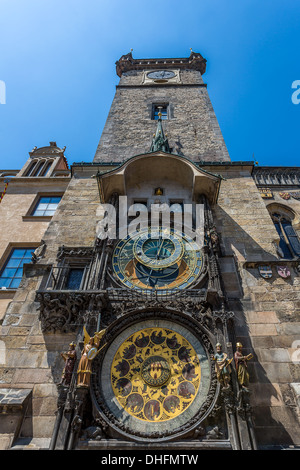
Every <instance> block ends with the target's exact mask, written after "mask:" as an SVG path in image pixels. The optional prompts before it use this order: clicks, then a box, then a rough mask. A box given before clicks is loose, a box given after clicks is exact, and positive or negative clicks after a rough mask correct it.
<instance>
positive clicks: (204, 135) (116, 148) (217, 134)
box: [94, 70, 230, 162]
mask: <svg viewBox="0 0 300 470" xmlns="http://www.w3.org/2000/svg"><path fill="white" fill-rule="evenodd" d="M142 77H143V72H128V73H127V74H123V75H122V77H121V80H120V85H119V86H118V87H117V90H116V94H115V97H114V100H113V103H112V106H111V109H110V112H109V115H108V118H107V121H106V124H105V126H104V129H103V133H102V136H101V139H100V142H99V145H98V148H97V151H96V154H95V158H94V162H108V161H117V162H122V161H124V160H126V159H128V158H130V157H132V156H134V155H139V154H142V153H145V152H149V151H150V146H151V141H152V136H153V134H154V133H155V130H156V126H157V123H156V121H155V120H152V119H151V114H152V105H153V104H156V105H158V104H166V103H168V104H169V108H170V109H169V119H168V120H165V121H164V122H163V126H164V131H165V133H166V134H167V135H168V139H169V145H170V147H171V148H172V149H173V150H172V151H173V153H176V154H179V155H184V156H185V157H187V158H189V159H191V160H193V161H200V160H205V161H227V160H230V158H229V155H228V152H227V149H226V145H225V143H224V140H223V137H222V134H221V131H220V128H219V124H218V121H217V119H216V116H215V113H214V110H213V107H212V104H211V101H210V99H209V96H208V93H207V89H206V87H205V86H201V82H202V77H201V74H200V72H196V71H192V70H186V71H182V72H181V77H182V83H181V84H178V85H156V84H155V85H142Z"/></svg>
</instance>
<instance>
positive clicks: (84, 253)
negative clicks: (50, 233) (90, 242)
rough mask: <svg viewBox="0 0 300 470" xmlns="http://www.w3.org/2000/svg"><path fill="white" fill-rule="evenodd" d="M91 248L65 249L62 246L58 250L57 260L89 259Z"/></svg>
mask: <svg viewBox="0 0 300 470" xmlns="http://www.w3.org/2000/svg"><path fill="white" fill-rule="evenodd" d="M92 254H93V248H90V247H67V246H65V245H62V246H60V247H59V249H58V254H57V259H61V258H65V257H66V256H68V257H71V256H73V257H76V258H78V257H91V256H92Z"/></svg>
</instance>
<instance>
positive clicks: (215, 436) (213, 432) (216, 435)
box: [206, 426, 223, 440]
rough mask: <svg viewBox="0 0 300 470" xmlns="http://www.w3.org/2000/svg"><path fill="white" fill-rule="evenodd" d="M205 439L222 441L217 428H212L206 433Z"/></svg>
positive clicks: (221, 434)
mask: <svg viewBox="0 0 300 470" xmlns="http://www.w3.org/2000/svg"><path fill="white" fill-rule="evenodd" d="M206 437H207V439H211V440H212V439H213V440H215V439H222V438H223V433H222V432H221V431H220V429H219V427H218V426H215V427H213V428H212V429H211V430H210V431H208V432H207V436H206Z"/></svg>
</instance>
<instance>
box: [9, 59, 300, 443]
mask: <svg viewBox="0 0 300 470" xmlns="http://www.w3.org/2000/svg"><path fill="white" fill-rule="evenodd" d="M205 67H206V60H205V59H204V58H203V57H202V56H201V54H199V53H195V52H193V51H191V54H190V56H189V57H187V58H172V59H169V58H166V59H134V58H133V57H132V54H131V53H129V54H127V55H124V56H122V57H121V58H120V60H119V61H117V63H116V70H117V74H118V76H119V77H120V81H119V84H118V85H117V87H116V93H115V97H114V100H113V103H112V106H111V110H110V112H109V115H108V118H107V122H106V124H105V127H104V129H103V132H102V135H101V138H100V141H99V145H98V147H97V150H96V154H95V157H94V160H93V162H91V163H89V162H81V163H74V164H72V165H71V166H70V168H69V167H68V164H67V162H66V158H65V155H64V151H65V149H60V148H58V147H57V146H56V143H55V142H50V146H49V147H44V148H42V149H37V148H35V149H33V151H32V152H30V158H29V159H28V161H27V162H26V164H25V166H24V168H23V169H22V170H21V171H20V172H16V171H11V172H9V170H6V171H2V173H1V175H0V179H1V182H2V185H3V187H2V199H1V203H0V217H1V223H2V226H4V227H7V229H5V230H4V231H3V233H2V234H1V237H0V247H1V253H0V256H1V274H0V286H1V290H0V301H1V303H0V308H1V315H2V324H1V338H0V341H1V343H0V352H1V356H0V357H1V364H0V366H1V371H0V385H1V390H0V398H1V399H0V410H1V417H0V432H1V435H0V444H1V448H3V449H9V448H14V449H24V448H30V446H31V447H36V448H42V449H44V448H49V449H111V450H113V449H116V448H117V449H130V450H134V449H145V448H148V447H149V446H152V448H154V449H162V450H166V449H169V450H179V449H186V450H195V451H198V450H202V449H228V450H231V449H232V450H235V449H245V450H248V449H253V450H254V449H260V448H262V449H269V448H278V447H279V448H287V447H289V446H298V445H299V444H300V435H299V387H300V378H299V363H300V362H299V361H300V358H299V353H298V347H299V346H300V336H299V333H300V324H299V314H300V287H299V281H300V277H299V273H300V262H299V260H300V244H299V238H298V237H299V234H300V232H299V230H300V225H299V215H300V169H299V168H290V167H289V168H287V167H284V166H282V167H276V168H275V167H261V166H258V165H257V164H255V163H254V162H245V161H239V162H233V161H231V160H230V156H229V154H228V151H227V148H226V145H225V142H224V140H223V137H222V134H221V130H220V128H219V125H218V121H217V119H216V116H215V113H214V110H213V107H212V104H211V101H210V98H209V96H208V93H207V87H206V84H205V83H204V81H203V75H204V73H205ZM183 214H184V218H183V217H182V215H183Z"/></svg>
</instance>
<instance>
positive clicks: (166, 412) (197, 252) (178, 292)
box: [91, 228, 218, 442]
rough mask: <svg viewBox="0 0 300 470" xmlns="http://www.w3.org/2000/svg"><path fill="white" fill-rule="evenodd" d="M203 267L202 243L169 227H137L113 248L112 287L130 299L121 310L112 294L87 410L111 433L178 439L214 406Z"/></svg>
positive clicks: (146, 438)
mask: <svg viewBox="0 0 300 470" xmlns="http://www.w3.org/2000/svg"><path fill="white" fill-rule="evenodd" d="M209 264H210V263H209V246H208V244H207V245H206V246H205V247H202V248H201V249H200V248H199V246H198V245H197V243H196V242H195V241H194V239H193V238H191V237H190V236H189V235H187V234H186V233H184V232H181V231H178V230H175V229H171V230H168V231H166V230H162V229H161V228H155V229H152V230H150V229H144V230H140V231H138V232H136V233H135V234H134V235H130V236H129V235H128V236H127V238H125V239H121V240H117V241H116V242H115V244H114V246H113V247H112V249H111V266H110V269H109V272H110V279H111V281H112V286H114V287H113V289H112V290H113V292H114V293H115V292H116V291H118V292H120V294H121V293H122V295H123V296H124V295H125V294H126V295H127V296H128V298H132V299H134V300H131V301H129V302H128V301H127V302H123V303H122V302H119V306H120V307H121V309H122V311H121V310H120V309H119V310H118V302H117V301H116V299H114V302H112V305H113V307H112V311H113V310H114V308H115V317H110V318H108V317H104V319H103V321H104V322H105V321H106V322H107V329H106V339H107V343H106V345H105V347H104V348H103V350H102V351H100V353H99V354H97V356H96V357H95V359H94V360H93V373H92V376H91V396H92V401H93V406H94V414H95V416H97V417H98V419H99V420H100V421H101V422H102V423H103V422H105V423H106V425H107V426H108V429H109V432H108V434H110V435H111V436H115V437H118V438H124V439H132V440H134V441H137V442H140V441H143V442H144V441H149V442H153V441H155V442H156V441H161V440H162V441H165V440H170V439H172V440H173V439H179V438H182V437H183V436H188V435H193V433H194V434H195V433H197V432H199V424H200V423H201V422H202V421H203V420H204V419H205V418H206V417H207V416H208V415H209V412H210V411H211V409H212V408H213V407H214V404H215V401H216V398H217V391H218V386H217V381H216V379H215V372H214V364H213V361H212V360H211V357H212V355H213V351H214V345H213V342H212V340H211V337H212V335H211V332H210V330H209V328H208V325H209V323H210V322H211V321H212V319H211V310H210V309H209V307H208V303H207V301H206V294H205V293H206V292H207V287H208V283H209ZM116 312H117V313H116ZM200 312H201V313H200ZM199 320H200V321H199ZM104 326H106V325H104ZM197 430H198V431H197Z"/></svg>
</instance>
